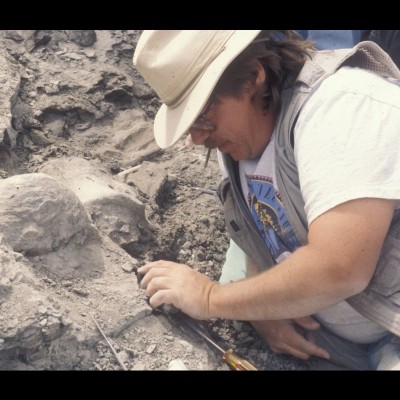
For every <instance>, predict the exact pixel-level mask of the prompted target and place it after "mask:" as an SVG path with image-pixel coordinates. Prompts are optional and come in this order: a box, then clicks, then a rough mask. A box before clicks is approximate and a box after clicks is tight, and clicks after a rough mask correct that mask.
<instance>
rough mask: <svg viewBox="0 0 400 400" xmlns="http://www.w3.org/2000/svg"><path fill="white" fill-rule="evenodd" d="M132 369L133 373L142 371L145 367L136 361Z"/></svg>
mask: <svg viewBox="0 0 400 400" xmlns="http://www.w3.org/2000/svg"><path fill="white" fill-rule="evenodd" d="M132 369H133V371H143V370H144V369H145V365H144V363H143V362H142V361H138V362H137V363H135V365H134V366H133V368H132Z"/></svg>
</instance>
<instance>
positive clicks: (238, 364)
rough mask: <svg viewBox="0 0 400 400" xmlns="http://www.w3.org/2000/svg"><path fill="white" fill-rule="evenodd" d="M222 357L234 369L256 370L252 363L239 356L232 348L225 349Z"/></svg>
mask: <svg viewBox="0 0 400 400" xmlns="http://www.w3.org/2000/svg"><path fill="white" fill-rule="evenodd" d="M222 358H223V360H224V361H225V362H226V363H227V364H228V365H229V367H230V368H232V369H233V370H235V371H257V368H256V367H255V366H254V365H252V364H251V363H249V362H248V361H247V360H244V359H243V358H241V357H239V356H238V355H237V354H235V353H234V352H233V350H232V349H229V350H227V351H226V352H225V353H224V355H223V357H222Z"/></svg>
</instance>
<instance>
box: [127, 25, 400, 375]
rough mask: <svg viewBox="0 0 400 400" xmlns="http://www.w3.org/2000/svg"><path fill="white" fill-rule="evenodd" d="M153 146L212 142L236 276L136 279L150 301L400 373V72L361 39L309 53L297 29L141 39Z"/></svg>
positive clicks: (158, 265)
mask: <svg viewBox="0 0 400 400" xmlns="http://www.w3.org/2000/svg"><path fill="white" fill-rule="evenodd" d="M134 65H135V66H136V68H137V69H138V71H139V72H140V73H141V74H142V75H143V76H144V78H145V79H146V80H147V81H148V83H149V84H150V85H151V86H152V88H153V89H154V90H155V91H156V92H157V94H158V95H159V96H160V99H161V101H162V102H163V105H162V107H161V108H160V110H159V112H158V113H157V116H156V118H155V121H154V133H155V138H156V141H157V143H158V144H159V145H160V146H161V147H163V148H166V147H169V146H172V145H173V144H175V143H176V142H177V141H178V140H179V139H180V138H181V137H182V135H184V134H185V133H186V132H189V134H190V137H191V140H192V141H193V143H194V144H196V145H204V146H206V147H207V148H217V149H218V157H219V160H220V166H221V171H222V175H223V177H224V179H223V181H222V183H221V186H220V189H219V195H220V198H221V201H222V202H223V203H224V211H225V219H226V223H227V229H228V231H229V233H230V235H231V238H232V239H233V240H234V241H235V242H236V243H237V244H238V245H239V246H240V247H241V249H242V250H243V251H244V252H245V253H246V255H247V275H248V277H247V278H246V279H242V280H239V281H236V282H232V283H228V284H224V285H219V284H217V283H216V282H212V281H211V280H209V279H208V278H207V277H205V276H203V275H201V274H200V273H198V272H196V271H194V270H193V269H191V268H190V267H188V266H186V265H180V264H177V263H173V262H169V261H163V260H160V261H156V262H153V263H149V264H147V265H146V266H144V267H142V268H141V269H139V272H140V273H143V274H145V276H144V278H143V280H142V287H143V288H145V289H146V293H147V294H148V295H149V296H150V304H151V305H152V306H153V307H157V306H159V305H161V304H163V303H170V304H174V305H175V306H176V307H177V308H179V309H181V310H182V311H183V312H185V313H187V314H188V315H190V316H192V317H194V318H198V319H207V318H212V317H219V318H226V319H237V320H248V321H251V322H252V324H253V326H254V327H255V328H256V329H257V331H258V332H259V333H260V335H261V336H262V337H263V338H264V340H265V341H266V342H267V343H268V344H269V345H270V346H271V348H272V349H273V350H275V351H278V352H283V353H288V354H291V355H293V356H296V357H299V358H302V359H308V358H309V357H311V356H316V357H320V358H326V359H330V360H331V361H332V362H334V363H336V364H338V365H341V366H343V367H346V368H352V369H400V360H399V357H398V354H399V349H400V347H399V342H398V337H399V336H400V301H399V292H400V268H399V264H398V262H397V260H398V259H399V256H400V243H399V241H398V236H399V235H398V234H397V232H398V231H399V229H400V225H399V224H398V219H399V216H400V214H399V212H398V211H397V209H398V208H399V204H400V203H399V199H400V187H399V185H398V182H399V179H400V176H399V174H400V160H399V157H398V155H397V149H398V148H399V146H398V143H397V142H398V140H399V138H400V136H399V133H400V132H399V127H400V88H399V86H397V85H396V84H395V83H394V80H393V79H392V80H389V79H386V77H387V78H395V79H400V72H399V70H398V69H397V68H396V66H395V65H394V64H393V62H392V60H391V59H390V58H389V57H387V55H386V54H385V53H384V52H382V51H381V49H380V48H379V47H378V46H377V45H375V44H374V43H371V42H366V43H361V44H359V45H358V46H356V47H355V48H354V49H350V50H349V49H347V50H340V51H335V52H334V51H328V52H317V51H314V50H313V49H312V45H311V43H310V42H307V41H304V40H301V39H300V37H299V36H298V35H297V34H296V33H295V32H294V31H146V32H144V33H143V35H142V37H141V38H140V40H139V42H138V44H137V48H136V51H135V55H134Z"/></svg>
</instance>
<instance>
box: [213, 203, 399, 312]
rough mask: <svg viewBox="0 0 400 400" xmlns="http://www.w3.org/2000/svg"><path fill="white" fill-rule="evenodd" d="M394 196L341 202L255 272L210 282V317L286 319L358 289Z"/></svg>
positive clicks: (390, 213) (386, 225)
mask: <svg viewBox="0 0 400 400" xmlns="http://www.w3.org/2000/svg"><path fill="white" fill-rule="evenodd" d="M394 204H395V202H394V201H391V200H384V199H372V198H368V199H358V200H352V201H349V202H346V203H343V204H340V205H338V206H336V207H334V208H332V209H331V210H329V211H327V212H325V213H324V214H322V215H321V216H319V217H318V218H316V219H315V220H314V221H313V222H312V224H311V225H310V230H309V235H308V240H309V242H308V244H307V245H305V246H303V247H301V248H300V249H298V250H297V251H295V252H294V253H293V254H292V255H291V256H290V257H288V258H287V259H286V260H285V261H283V262H282V263H280V264H279V265H277V266H275V267H274V268H272V269H270V270H269V271H266V272H263V273H261V274H259V275H257V276H254V277H251V278H248V279H246V280H243V281H239V282H234V283H232V284H230V285H224V286H214V287H213V288H212V290H211V293H210V303H209V312H210V317H221V318H228V319H239V320H240V319H242V320H243V319H246V320H263V319H269V320H271V319H287V318H296V317H302V316H304V315H311V314H314V313H315V312H318V311H320V310H323V309H325V308H327V307H329V306H331V305H333V304H335V303H337V302H339V301H341V300H344V299H346V298H348V297H350V296H353V295H355V294H357V293H359V292H361V291H362V290H363V289H364V288H365V287H366V286H367V285H368V282H369V281H370V279H371V277H372V275H373V273H374V271H375V267H376V263H377V261H378V257H379V254H380V250H381V247H382V244H383V241H384V238H385V236H386V233H387V231H388V229H389V225H390V222H391V219H392V216H393V210H394Z"/></svg>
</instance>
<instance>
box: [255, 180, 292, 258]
mask: <svg viewBox="0 0 400 400" xmlns="http://www.w3.org/2000/svg"><path fill="white" fill-rule="evenodd" d="M247 184H248V188H249V198H248V201H249V205H250V210H251V213H252V215H253V218H254V220H255V222H256V224H257V227H258V229H259V231H260V232H261V235H262V237H263V239H264V242H265V244H266V245H267V247H268V249H269V251H270V253H271V255H272V256H273V257H274V259H275V260H276V261H277V262H279V261H280V260H281V259H282V255H285V253H286V254H287V253H288V252H289V253H291V252H293V251H294V250H296V248H297V247H299V246H300V242H299V240H298V239H297V238H296V236H295V234H294V232H293V228H292V227H291V225H290V223H289V221H288V219H287V216H286V212H285V208H284V207H283V203H282V200H281V198H280V196H279V193H278V192H277V191H276V190H275V188H274V185H273V182H272V179H271V178H269V177H260V176H247Z"/></svg>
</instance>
